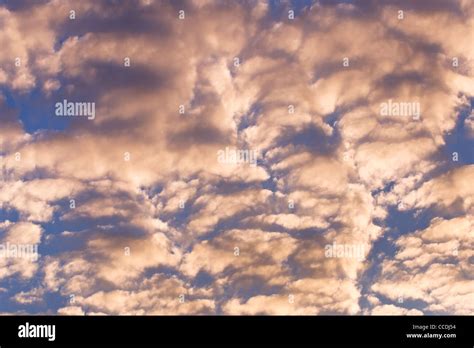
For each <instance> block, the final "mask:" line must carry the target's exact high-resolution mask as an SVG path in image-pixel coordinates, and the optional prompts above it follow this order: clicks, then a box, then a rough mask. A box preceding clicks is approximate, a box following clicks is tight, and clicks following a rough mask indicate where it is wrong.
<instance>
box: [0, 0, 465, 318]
mask: <svg viewBox="0 0 474 348" xmlns="http://www.w3.org/2000/svg"><path fill="white" fill-rule="evenodd" d="M291 11H294V18H293V17H292V16H291V13H293V12H291ZM400 11H402V12H400ZM0 27H1V30H0V44H1V46H2V47H3V48H4V49H2V51H1V52H0V121H1V122H2V126H1V127H0V165H1V171H0V219H1V221H0V242H1V243H3V244H6V243H7V242H9V243H16V244H27V245H32V246H38V249H39V258H38V259H37V260H31V259H25V258H21V257H20V258H12V257H0V265H1V271H0V289H5V291H1V292H0V298H2V301H1V302H2V303H7V302H8V303H9V305H8V307H7V308H8V309H5V308H0V312H2V313H3V312H7V311H13V312H14V311H15V310H16V311H18V312H28V313H52V314H64V315H67V314H86V315H95V314H214V313H217V314H305V315H306V314H403V315H405V314H408V315H412V314H413V315H418V314H472V313H473V312H474V302H473V301H472V299H471V296H470V294H472V293H473V292H474V282H473V280H472V259H473V256H474V255H473V254H472V250H473V245H472V243H473V237H474V235H473V234H474V228H473V221H474V210H473V209H474V208H473V207H474V205H473V204H474V191H473V188H472V182H473V179H474V167H473V165H474V162H473V160H472V154H471V155H469V153H470V152H472V149H473V148H472V146H473V145H474V143H473V141H472V139H473V138H472V129H473V127H472V105H473V100H474V99H473V98H474V87H473V86H474V66H473V62H474V49H473V46H472V41H473V35H474V34H473V32H474V30H473V28H474V5H473V3H472V1H469V0H453V1H449V3H448V2H443V1H429V2H428V1H422V0H419V1H418V0H416V1H411V2H410V4H407V3H406V2H404V1H397V0H387V1H377V2H375V1H366V0H355V1H353V2H351V3H348V2H342V1H341V2H339V1H332V2H329V1H313V2H312V3H311V4H310V5H307V6H301V5H298V4H297V2H296V3H294V2H286V1H284V2H282V3H281V4H279V5H276V4H274V3H273V2H266V1H235V2H221V1H182V2H174V1H164V0H143V1H138V2H136V3H133V4H132V3H129V2H120V3H119V2H113V3H109V2H107V1H81V2H80V3H78V2H74V1H59V0H50V1H40V2H37V1H21V2H16V1H11V2H10V1H7V2H6V4H5V5H1V6H0ZM63 100H70V101H73V102H78V103H86V102H91V103H95V113H96V117H95V118H94V119H93V120H88V119H87V118H81V117H57V116H56V115H55V114H54V110H55V107H54V105H55V104H56V103H57V102H60V103H62V102H63ZM382 108H388V110H389V111H390V112H389V113H385V112H381V109H382ZM417 108H419V111H420V112H419V113H417V112H415V110H416V109H417ZM226 149H227V150H226ZM229 149H231V150H232V149H235V151H236V152H235V156H236V157H231V156H229V157H226V160H225V161H223V160H222V158H220V157H219V153H221V152H220V151H227V153H228V150H229ZM251 154H252V155H254V156H256V157H255V158H256V163H252V161H251V160H250V158H251V157H250V156H251ZM237 156H239V157H237ZM328 250H331V251H332V252H331V253H328V252H327V251H328ZM354 250H360V251H361V252H362V254H361V255H356V254H354V253H353V252H351V251H354ZM53 295H54V296H53ZM0 307H1V306H0ZM12 308H16V309H13V310H12Z"/></svg>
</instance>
